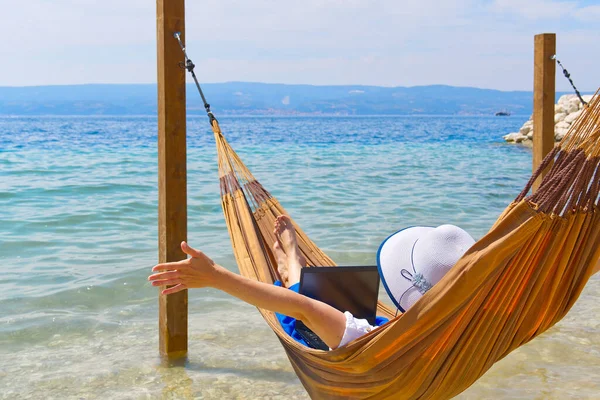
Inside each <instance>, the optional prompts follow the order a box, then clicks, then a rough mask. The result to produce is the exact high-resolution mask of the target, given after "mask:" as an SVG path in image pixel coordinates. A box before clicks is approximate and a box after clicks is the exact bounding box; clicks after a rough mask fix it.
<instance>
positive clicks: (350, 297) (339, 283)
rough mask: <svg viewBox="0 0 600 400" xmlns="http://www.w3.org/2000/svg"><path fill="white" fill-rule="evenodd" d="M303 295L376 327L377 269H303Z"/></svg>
mask: <svg viewBox="0 0 600 400" xmlns="http://www.w3.org/2000/svg"><path fill="white" fill-rule="evenodd" d="M300 293H301V294H303V295H305V296H308V297H311V298H313V299H316V300H320V301H322V302H323V303H327V304H329V305H330V306H332V307H334V308H336V309H338V310H340V311H342V312H344V311H348V312H350V313H352V315H353V316H354V317H355V318H362V319H366V320H367V321H369V323H370V324H371V325H373V324H375V316H376V312H377V296H378V295H379V272H378V271H377V266H376V265H375V266H360V267H318V268H302V272H301V275H300Z"/></svg>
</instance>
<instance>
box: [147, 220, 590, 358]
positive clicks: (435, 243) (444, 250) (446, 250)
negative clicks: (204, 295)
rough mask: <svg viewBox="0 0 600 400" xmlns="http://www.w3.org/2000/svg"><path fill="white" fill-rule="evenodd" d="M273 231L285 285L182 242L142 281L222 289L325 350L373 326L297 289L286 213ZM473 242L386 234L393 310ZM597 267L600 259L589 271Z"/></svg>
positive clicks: (299, 263)
mask: <svg viewBox="0 0 600 400" xmlns="http://www.w3.org/2000/svg"><path fill="white" fill-rule="evenodd" d="M274 233H275V236H276V238H277V240H276V242H275V244H274V246H273V252H274V254H275V257H276V260H277V268H278V271H279V275H280V277H281V279H282V282H281V283H282V284H283V285H284V286H285V287H281V286H277V285H270V284H267V283H263V282H258V281H254V280H251V279H248V278H245V277H243V276H241V275H238V274H235V273H233V272H231V271H228V270H227V269H225V268H223V267H222V266H220V265H218V264H216V263H215V262H214V261H213V260H211V259H210V258H209V257H207V256H206V255H205V254H204V253H202V252H201V251H198V250H195V249H193V248H191V247H190V246H189V245H188V244H187V243H186V242H182V243H181V249H182V250H183V252H184V253H186V254H187V255H189V256H190V257H191V258H189V259H186V260H182V261H177V262H170V263H164V264H158V265H156V266H155V267H154V268H152V271H154V272H156V273H155V274H153V275H151V276H149V277H148V280H150V281H151V282H152V285H154V286H171V287H169V288H167V289H164V290H163V291H162V294H164V295H168V294H172V293H176V292H179V291H181V290H184V289H192V288H202V287H213V288H216V289H219V290H222V291H224V292H227V293H229V294H230V295H232V296H235V297H237V298H239V299H240V300H243V301H245V302H247V303H250V304H252V305H254V306H256V307H259V308H263V309H266V310H270V311H274V312H276V313H279V314H284V315H285V316H288V317H290V318H293V319H296V320H300V321H302V322H304V324H305V325H306V326H307V327H308V328H309V329H311V330H312V331H313V332H314V333H316V334H317V335H318V336H319V337H320V338H321V339H322V340H323V341H324V342H325V343H326V344H327V345H328V346H329V347H330V348H331V349H335V348H337V347H339V346H344V345H346V344H347V343H349V342H351V341H352V340H354V339H357V338H358V337H360V336H362V335H363V334H365V333H367V332H369V331H371V330H373V329H375V328H376V327H375V326H371V325H370V324H369V323H368V322H367V321H366V320H364V319H355V318H354V317H353V316H352V314H350V313H348V312H341V311H339V310H337V309H335V308H333V307H331V306H330V305H328V304H325V303H323V302H320V301H318V300H314V299H311V298H309V297H306V296H303V295H301V294H299V293H297V290H298V286H299V282H300V271H301V268H302V267H304V266H305V265H306V261H305V260H304V258H303V257H302V255H301V254H300V250H299V248H298V243H297V239H296V232H295V230H294V227H293V225H292V223H291V220H290V219H289V217H287V216H280V217H278V218H277V220H276V222H275V229H274ZM473 243H475V241H474V240H473V238H472V237H471V236H469V234H468V233H466V232H465V231H464V230H462V229H460V228H458V227H456V226H453V225H442V226H439V227H437V228H429V227H411V228H407V229H403V230H401V231H398V232H396V233H394V234H393V235H391V236H390V237H388V238H387V239H386V240H385V241H384V242H383V243H382V244H381V246H380V247H379V251H378V253H377V264H378V267H379V272H380V275H381V278H382V282H383V284H384V287H385V289H386V291H387V292H388V295H389V296H390V298H391V300H392V301H393V302H394V304H395V305H396V306H397V307H398V309H400V310H401V311H403V312H404V311H406V310H407V309H408V308H410V306H412V305H413V304H414V303H415V302H416V301H417V300H418V299H419V298H420V297H421V296H422V295H423V294H424V293H425V292H427V291H428V290H429V289H430V288H431V287H432V286H433V285H435V284H436V283H437V282H438V281H439V280H440V279H441V278H442V277H443V276H444V275H445V274H446V273H447V272H448V270H449V269H450V268H451V267H452V266H453V265H454V264H455V263H456V262H457V261H458V260H459V259H460V257H461V256H462V255H463V254H464V253H465V252H466V251H467V250H468V248H469V247H471V245H473ZM599 270H600V262H599V263H598V264H597V265H596V267H595V269H594V272H593V273H596V272H598V271H599ZM289 289H291V290H289ZM280 321H281V318H280ZM288 333H290V332H288Z"/></svg>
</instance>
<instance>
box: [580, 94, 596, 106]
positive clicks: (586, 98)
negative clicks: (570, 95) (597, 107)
mask: <svg viewBox="0 0 600 400" xmlns="http://www.w3.org/2000/svg"><path fill="white" fill-rule="evenodd" d="M593 97H594V95H593V94H584V95H583V96H581V98H582V99H583V101H585V102H586V103H588V104H589V103H590V102H591V101H592V98H593Z"/></svg>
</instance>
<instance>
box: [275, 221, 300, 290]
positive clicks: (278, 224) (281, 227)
mask: <svg viewBox="0 0 600 400" xmlns="http://www.w3.org/2000/svg"><path fill="white" fill-rule="evenodd" d="M273 233H275V236H276V237H277V241H276V242H275V245H276V246H277V247H278V248H280V249H281V250H282V251H283V253H285V271H286V276H287V282H284V284H285V286H286V287H288V288H289V287H291V286H292V285H295V284H296V283H299V282H300V273H301V271H302V268H303V267H306V259H305V258H304V257H303V256H302V253H300V248H299V247H298V238H297V236H296V230H295V229H294V225H292V221H291V220H290V217H288V216H287V215H281V216H279V217H277V219H276V220H275V230H274V232H273ZM274 247H275V246H274ZM276 257H277V251H276ZM279 257H281V255H279ZM277 262H278V263H279V260H278V261H277ZM280 274H281V271H280ZM282 279H283V277H282Z"/></svg>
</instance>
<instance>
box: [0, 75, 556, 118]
mask: <svg viewBox="0 0 600 400" xmlns="http://www.w3.org/2000/svg"><path fill="white" fill-rule="evenodd" d="M202 88H203V90H204V93H205V95H206V97H207V100H208V101H209V102H210V103H211V105H212V110H213V111H214V112H215V114H216V115H408V114H420V115H428V114H431V115H494V113H495V112H497V111H499V110H504V111H508V112H510V113H512V114H513V115H515V114H517V115H528V114H531V112H532V103H533V95H532V92H527V91H514V92H504V91H499V90H492V89H477V88H469V87H453V86H445V85H431V86H414V87H380V86H312V85H285V84H270V83H247V82H228V83H209V84H204V85H202ZM558 96H560V93H558V94H557V97H558ZM156 104H157V89H156V85H155V84H139V85H105V84H91V85H68V86H28V87H0V115H152V114H156ZM187 106H188V113H189V114H203V113H204V107H203V106H202V101H201V99H200V96H199V95H198V92H197V90H196V87H195V86H194V85H192V84H188V85H187Z"/></svg>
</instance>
